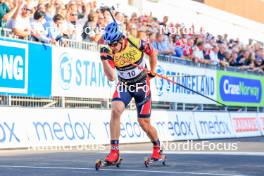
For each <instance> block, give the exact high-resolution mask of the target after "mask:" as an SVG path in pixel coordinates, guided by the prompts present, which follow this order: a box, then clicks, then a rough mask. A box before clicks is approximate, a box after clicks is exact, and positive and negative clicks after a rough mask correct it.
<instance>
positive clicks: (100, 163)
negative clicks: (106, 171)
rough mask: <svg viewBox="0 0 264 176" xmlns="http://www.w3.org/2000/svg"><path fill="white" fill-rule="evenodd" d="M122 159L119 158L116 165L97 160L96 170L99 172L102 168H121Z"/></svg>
mask: <svg viewBox="0 0 264 176" xmlns="http://www.w3.org/2000/svg"><path fill="white" fill-rule="evenodd" d="M122 160H123V159H122V158H118V160H117V161H116V162H114V163H109V162H108V161H102V160H100V159H98V160H96V162H95V170H99V169H100V168H103V167H107V166H116V167H120V165H121V162H122Z"/></svg>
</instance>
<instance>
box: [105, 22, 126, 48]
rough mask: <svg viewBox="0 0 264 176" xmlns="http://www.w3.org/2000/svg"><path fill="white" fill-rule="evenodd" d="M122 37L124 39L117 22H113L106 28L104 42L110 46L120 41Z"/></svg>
mask: <svg viewBox="0 0 264 176" xmlns="http://www.w3.org/2000/svg"><path fill="white" fill-rule="evenodd" d="M121 37H123V33H122V31H121V28H120V26H119V25H118V24H117V23H116V22H112V23H110V24H108V25H107V26H106V27H105V33H104V40H105V41H106V42H107V43H108V44H110V43H113V42H116V41H118V40H120V39H121Z"/></svg>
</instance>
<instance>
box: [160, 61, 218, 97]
mask: <svg viewBox="0 0 264 176" xmlns="http://www.w3.org/2000/svg"><path fill="white" fill-rule="evenodd" d="M157 73H158V74H161V75H166V76H169V77H170V79H171V80H173V81H176V82H177V83H179V84H181V85H184V86H186V87H189V88H190V89H193V90H195V91H197V92H200V93H202V94H204V95H207V96H213V95H214V93H215V84H214V83H215V79H214V77H212V76H211V75H208V76H206V75H205V76H197V75H190V74H189V75H187V74H184V73H179V72H175V71H173V70H168V69H167V70H165V67H162V66H161V65H158V66H157ZM186 73H187V72H186ZM155 87H156V90H157V94H158V96H162V95H164V93H173V94H187V95H190V94H194V93H193V92H191V91H190V90H187V89H184V88H183V87H180V86H179V85H176V84H172V83H171V82H169V81H166V80H164V79H162V78H155Z"/></svg>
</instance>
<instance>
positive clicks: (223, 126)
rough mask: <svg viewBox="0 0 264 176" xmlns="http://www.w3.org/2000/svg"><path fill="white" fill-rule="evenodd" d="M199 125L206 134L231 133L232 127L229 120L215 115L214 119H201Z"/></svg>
mask: <svg viewBox="0 0 264 176" xmlns="http://www.w3.org/2000/svg"><path fill="white" fill-rule="evenodd" d="M198 125H199V127H200V129H201V133H202V134H206V135H208V134H209V135H231V134H232V132H231V129H230V126H229V125H228V123H227V122H225V121H222V120H221V118H218V117H217V116H215V118H214V119H212V120H199V121H198Z"/></svg>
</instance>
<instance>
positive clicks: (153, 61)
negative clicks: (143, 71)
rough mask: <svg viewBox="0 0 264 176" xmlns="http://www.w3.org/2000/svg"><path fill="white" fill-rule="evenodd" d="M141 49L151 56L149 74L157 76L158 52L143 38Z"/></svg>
mask: <svg viewBox="0 0 264 176" xmlns="http://www.w3.org/2000/svg"><path fill="white" fill-rule="evenodd" d="M140 50H141V51H143V52H144V53H146V54H147V55H148V56H149V65H150V73H149V76H151V77H155V73H156V67H157V52H156V51H155V50H154V48H153V47H152V46H151V45H150V44H149V43H148V42H146V41H143V40H141V42H140Z"/></svg>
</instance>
